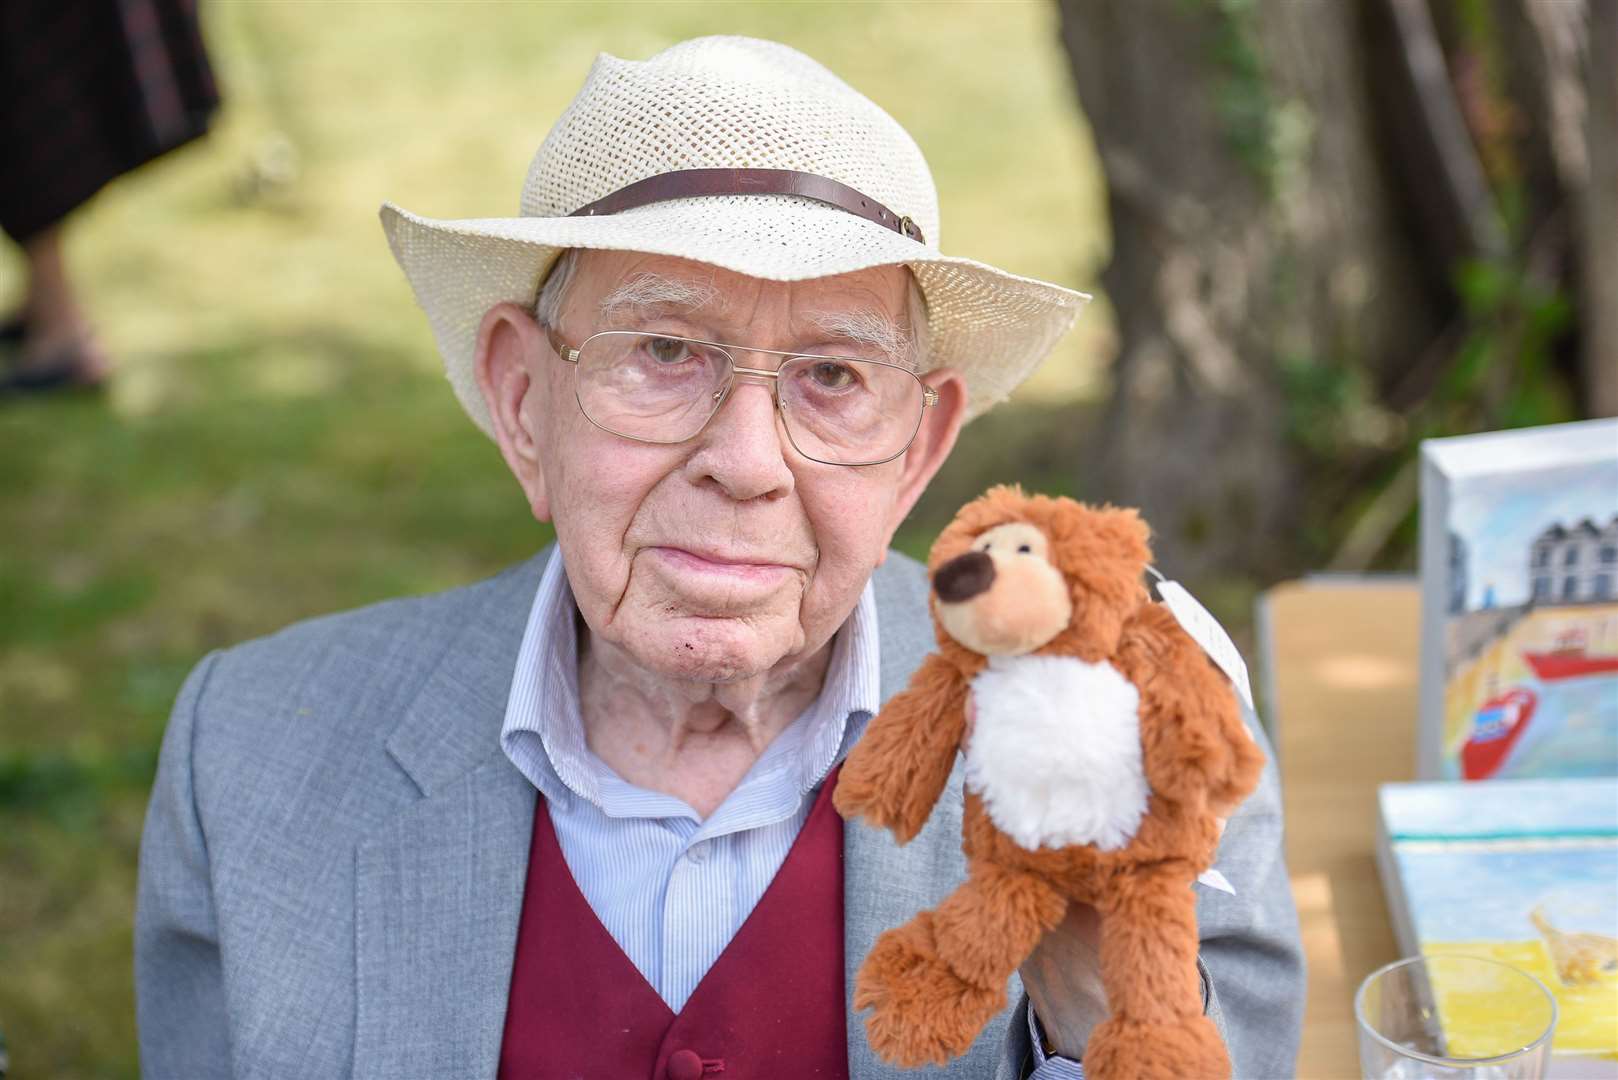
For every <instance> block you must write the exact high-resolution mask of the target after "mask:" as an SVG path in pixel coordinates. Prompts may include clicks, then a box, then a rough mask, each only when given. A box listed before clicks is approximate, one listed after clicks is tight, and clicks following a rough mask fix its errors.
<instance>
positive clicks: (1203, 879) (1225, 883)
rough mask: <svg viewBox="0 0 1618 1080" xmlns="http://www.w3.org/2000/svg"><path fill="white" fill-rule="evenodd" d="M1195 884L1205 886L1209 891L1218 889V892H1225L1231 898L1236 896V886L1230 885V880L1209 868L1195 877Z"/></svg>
mask: <svg viewBox="0 0 1618 1080" xmlns="http://www.w3.org/2000/svg"><path fill="white" fill-rule="evenodd" d="M1197 884H1198V885H1206V886H1208V888H1210V889H1218V890H1219V891H1220V892H1227V893H1229V894H1230V895H1232V896H1235V895H1236V886H1234V885H1232V884H1231V883H1230V879H1229V878H1227V877H1226V876H1225V875H1224V874H1221V873H1220V872H1219V871H1217V870H1215V869H1214V868H1213V867H1211V866H1210V867H1209V868H1208V869H1206V870H1204V871H1203V872H1202V873H1200V874H1198V875H1197Z"/></svg>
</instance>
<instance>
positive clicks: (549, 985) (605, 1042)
mask: <svg viewBox="0 0 1618 1080" xmlns="http://www.w3.org/2000/svg"><path fill="white" fill-rule="evenodd" d="M836 782H837V774H836V772H833V773H832V775H831V776H829V777H828V778H827V780H826V783H825V784H824V785H823V786H822V788H821V790H820V794H819V797H818V798H816V800H815V804H814V808H813V809H812V810H811V811H810V813H809V819H808V820H807V821H806V822H805V823H804V826H803V830H802V831H801V832H800V833H799V834H798V838H797V840H796V841H795V842H794V843H793V845H792V850H791V851H790V852H788V853H787V858H786V861H785V862H784V863H782V865H781V869H780V870H779V871H777V873H776V875H775V878H774V880H773V881H771V882H770V885H769V888H767V889H766V890H765V891H764V895H763V896H762V897H761V898H760V899H759V902H758V906H757V907H755V908H754V909H753V912H752V914H750V915H749V916H748V917H747V920H746V921H745V922H744V923H742V927H741V929H740V930H738V931H737V932H736V936H735V937H734V938H732V939H731V942H730V945H729V946H727V947H726V949H725V951H724V952H723V953H721V954H720V956H719V959H718V960H716V961H715V962H714V965H713V967H711V968H710V969H709V970H708V973H707V974H706V975H705V976H703V978H702V981H701V982H700V983H699V984H698V985H697V989H696V991H695V992H694V993H692V995H691V997H690V999H689V1000H688V1001H687V1002H686V1003H685V1007H684V1008H683V1009H681V1010H680V1012H679V1013H678V1014H676V1013H674V1012H672V1011H670V1009H669V1007H668V1006H667V1005H666V1004H664V1003H663V999H662V998H660V997H658V995H657V991H656V990H654V989H652V987H651V986H650V985H649V984H648V983H647V982H646V980H645V978H644V977H642V975H641V973H640V972H639V971H638V970H637V969H636V967H635V965H634V964H633V963H631V962H630V960H629V957H627V956H625V955H624V952H623V950H622V949H620V948H619V947H618V943H617V942H616V941H614V940H613V939H612V935H611V934H609V933H607V930H606V927H604V926H602V925H601V921H600V920H599V919H597V918H596V916H595V912H593V911H591V910H590V904H589V902H588V901H587V900H585V898H584V895H583V894H582V893H580V892H579V887H578V885H577V884H575V883H574V881H573V874H572V873H571V872H570V871H569V870H568V868H567V863H566V862H565V861H564V860H563V858H562V849H561V848H560V847H559V846H558V845H557V842H556V832H555V829H554V828H553V827H552V825H551V816H550V813H549V810H548V809H547V807H546V804H545V800H544V799H543V798H540V799H539V800H538V801H537V803H536V805H535V809H534V837H533V843H532V846H531V848H530V850H529V854H528V884H527V889H526V892H525V893H524V895H523V908H522V922H521V924H520V925H519V926H518V929H517V953H516V958H515V962H514V963H513V965H512V970H511V996H510V999H509V1002H508V1004H507V1006H506V1027H505V1036H504V1042H503V1043H502V1045H501V1047H500V1077H501V1078H502V1080H550V1078H552V1077H556V1078H563V1077H565V1078H568V1080H574V1078H578V1080H629V1078H640V1077H645V1078H649V1080H699V1078H700V1077H702V1076H705V1075H709V1074H721V1073H723V1074H726V1075H727V1076H729V1077H736V1078H738V1080H743V1078H751V1077H777V1076H780V1077H785V1076H793V1077H797V1076H813V1077H828V1078H832V1080H847V1077H848V1032H847V1028H846V1026H845V1025H846V1022H847V1017H846V1014H845V1011H844V1009H845V1004H844V998H843V822H842V819H841V818H840V817H838V816H837V811H836V810H835V809H834V808H833V807H832V803H831V793H832V789H833V787H835V786H836Z"/></svg>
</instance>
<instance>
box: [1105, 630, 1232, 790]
mask: <svg viewBox="0 0 1618 1080" xmlns="http://www.w3.org/2000/svg"><path fill="white" fill-rule="evenodd" d="M1119 660H1120V667H1121V669H1122V670H1123V673H1124V674H1125V675H1126V676H1128V677H1129V678H1130V680H1131V681H1133V682H1134V683H1135V685H1136V686H1137V687H1138V688H1139V689H1140V693H1141V705H1140V709H1141V719H1142V721H1143V722H1142V727H1141V731H1142V736H1143V737H1144V738H1145V739H1147V740H1149V741H1151V742H1154V743H1156V744H1157V747H1158V750H1159V752H1158V753H1149V754H1148V755H1147V758H1148V769H1149V770H1150V771H1151V776H1150V780H1151V783H1152V789H1153V790H1154V791H1157V792H1159V793H1160V794H1162V795H1165V796H1167V797H1170V798H1175V799H1180V800H1188V799H1189V800H1193V801H1194V800H1195V799H1196V798H1197V795H1198V793H1199V789H1200V793H1201V794H1202V795H1203V796H1204V797H1205V798H1206V799H1207V804H1208V807H1209V808H1210V809H1211V810H1212V811H1213V812H1214V813H1216V814H1219V815H1220V816H1227V815H1229V814H1230V812H1231V811H1232V810H1234V809H1235V807H1236V805H1237V804H1238V803H1240V802H1241V801H1242V800H1243V799H1245V798H1246V797H1247V796H1248V795H1250V794H1251V793H1252V791H1253V789H1254V788H1255V787H1257V786H1258V778H1259V772H1260V770H1262V769H1263V767H1264V752H1263V751H1262V750H1260V749H1259V748H1258V745H1257V744H1256V743H1255V742H1254V741H1253V738H1252V736H1251V735H1249V734H1248V732H1247V726H1246V725H1245V724H1243V723H1242V714H1241V706H1240V705H1239V704H1238V702H1237V700H1236V693H1235V690H1234V689H1233V688H1232V686H1231V684H1230V680H1228V679H1227V678H1225V676H1224V674H1223V673H1222V672H1221V671H1220V670H1219V669H1218V668H1217V667H1215V666H1214V664H1213V662H1212V661H1211V660H1209V659H1208V656H1207V654H1206V653H1204V652H1203V651H1202V646H1200V645H1198V644H1197V643H1196V641H1194V640H1193V639H1192V638H1191V636H1190V635H1189V634H1187V633H1186V632H1185V631H1184V630H1183V629H1181V627H1180V625H1179V624H1178V623H1177V622H1175V621H1174V616H1173V615H1172V614H1171V613H1170V612H1169V611H1168V609H1167V608H1164V607H1162V606H1161V605H1156V604H1154V605H1151V606H1148V607H1146V608H1143V609H1142V610H1141V612H1140V614H1139V615H1137V616H1136V617H1135V619H1134V620H1133V621H1132V622H1131V624H1130V625H1129V627H1127V628H1126V630H1125V633H1124V641H1123V643H1122V644H1121V646H1120V648H1119Z"/></svg>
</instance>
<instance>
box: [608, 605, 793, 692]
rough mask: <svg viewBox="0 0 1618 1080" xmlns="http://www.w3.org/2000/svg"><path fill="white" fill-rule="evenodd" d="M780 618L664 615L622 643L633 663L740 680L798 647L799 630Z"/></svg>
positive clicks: (701, 677) (680, 674)
mask: <svg viewBox="0 0 1618 1080" xmlns="http://www.w3.org/2000/svg"><path fill="white" fill-rule="evenodd" d="M785 623H786V620H783V619H779V618H748V617H745V616H708V615H664V616H662V617H660V618H659V619H658V620H657V623H656V625H655V626H653V627H650V628H648V629H647V631H646V632H645V633H641V634H634V635H630V636H629V638H628V639H627V640H625V641H624V642H623V645H624V647H625V648H626V649H627V650H628V651H629V653H630V655H631V656H633V657H634V658H635V660H636V662H637V663H639V664H640V665H641V666H642V667H645V668H647V669H649V670H652V671H655V672H657V673H658V674H660V675H664V676H667V677H669V678H674V679H682V680H688V681H692V682H707V683H729V682H740V681H744V680H746V679H750V678H753V677H755V676H759V675H763V674H765V673H766V672H768V671H769V670H770V669H771V668H773V667H775V665H776V664H778V663H779V662H780V661H781V659H782V658H783V657H785V656H787V655H788V654H790V653H792V652H794V651H795V650H796V649H798V648H800V647H801V645H802V642H803V634H802V631H801V630H800V629H799V627H798V626H797V625H796V624H795V623H794V624H792V625H784V624H785Z"/></svg>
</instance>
